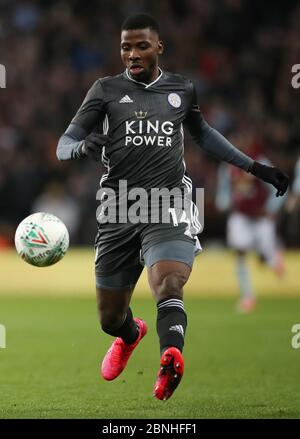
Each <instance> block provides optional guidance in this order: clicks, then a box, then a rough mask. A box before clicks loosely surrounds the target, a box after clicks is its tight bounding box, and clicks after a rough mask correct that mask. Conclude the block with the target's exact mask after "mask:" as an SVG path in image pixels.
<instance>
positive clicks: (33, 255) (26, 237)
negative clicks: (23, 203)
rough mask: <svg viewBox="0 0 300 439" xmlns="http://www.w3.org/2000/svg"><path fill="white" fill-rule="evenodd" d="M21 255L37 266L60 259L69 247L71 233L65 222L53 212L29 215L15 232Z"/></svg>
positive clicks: (46, 264)
mask: <svg viewBox="0 0 300 439" xmlns="http://www.w3.org/2000/svg"><path fill="white" fill-rule="evenodd" d="M15 246H16V249H17V252H18V253H19V255H20V256H21V257H22V258H23V259H24V261H26V262H28V264H31V265H34V266H36V267H48V266H49V265H53V264H55V263H56V262H58V261H60V260H61V259H62V258H63V257H64V255H65V253H66V251H67V250H68V247H69V233H68V230H67V228H66V226H65V225H64V223H63V222H62V221H61V220H60V219H59V218H57V217H56V216H54V215H52V214H51V213H45V212H38V213H34V214H32V215H29V216H28V217H27V218H25V219H24V220H23V221H22V222H21V223H20V224H19V225H18V228H17V230H16V234H15Z"/></svg>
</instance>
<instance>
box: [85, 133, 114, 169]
mask: <svg viewBox="0 0 300 439" xmlns="http://www.w3.org/2000/svg"><path fill="white" fill-rule="evenodd" d="M109 144H110V138H109V136H107V135H105V134H97V133H91V134H90V135H88V136H87V137H86V138H85V141H84V143H83V145H82V153H83V154H84V155H86V156H88V157H90V158H92V159H93V160H96V161H97V162H99V161H100V160H101V154H102V148H103V146H107V145H109Z"/></svg>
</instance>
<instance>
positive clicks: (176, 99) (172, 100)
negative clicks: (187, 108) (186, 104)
mask: <svg viewBox="0 0 300 439" xmlns="http://www.w3.org/2000/svg"><path fill="white" fill-rule="evenodd" d="M168 101H169V104H170V105H172V107H174V108H179V107H180V105H181V98H180V96H179V95H178V94H177V93H170V94H169V96H168Z"/></svg>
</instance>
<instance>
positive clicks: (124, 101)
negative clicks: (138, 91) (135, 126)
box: [119, 95, 133, 104]
mask: <svg viewBox="0 0 300 439" xmlns="http://www.w3.org/2000/svg"><path fill="white" fill-rule="evenodd" d="M131 102H133V100H132V99H130V97H129V96H128V95H125V96H123V97H122V99H120V100H119V104H129V103H131Z"/></svg>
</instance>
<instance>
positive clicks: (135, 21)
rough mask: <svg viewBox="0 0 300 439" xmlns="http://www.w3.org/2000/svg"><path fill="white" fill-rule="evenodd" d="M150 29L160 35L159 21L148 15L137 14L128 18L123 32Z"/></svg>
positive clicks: (122, 28) (123, 25)
mask: <svg viewBox="0 0 300 439" xmlns="http://www.w3.org/2000/svg"><path fill="white" fill-rule="evenodd" d="M146 28H150V29H151V30H154V31H155V32H156V33H157V35H159V25H158V23H157V21H156V20H155V19H154V18H153V17H152V16H151V15H148V14H135V15H130V16H129V17H127V18H126V20H125V21H124V23H123V24H122V27H121V30H134V29H146Z"/></svg>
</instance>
